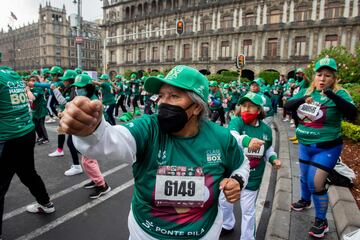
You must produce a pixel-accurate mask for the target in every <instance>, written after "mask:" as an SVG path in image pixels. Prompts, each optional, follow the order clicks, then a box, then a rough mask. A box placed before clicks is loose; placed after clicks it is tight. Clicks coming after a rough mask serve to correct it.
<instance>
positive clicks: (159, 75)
mask: <svg viewBox="0 0 360 240" xmlns="http://www.w3.org/2000/svg"><path fill="white" fill-rule="evenodd" d="M157 77H158V78H165V76H164V74H162V73H160V74H158V75H157Z"/></svg>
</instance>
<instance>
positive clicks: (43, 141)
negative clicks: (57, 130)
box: [38, 139, 49, 145]
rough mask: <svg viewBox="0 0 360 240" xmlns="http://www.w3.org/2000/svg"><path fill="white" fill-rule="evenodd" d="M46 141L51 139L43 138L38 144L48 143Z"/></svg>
mask: <svg viewBox="0 0 360 240" xmlns="http://www.w3.org/2000/svg"><path fill="white" fill-rule="evenodd" d="M46 143H49V140H47V139H43V140H42V141H40V142H38V145H43V144H46Z"/></svg>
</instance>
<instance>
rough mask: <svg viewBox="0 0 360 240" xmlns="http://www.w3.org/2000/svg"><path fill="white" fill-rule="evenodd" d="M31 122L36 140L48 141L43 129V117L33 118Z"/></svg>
mask: <svg viewBox="0 0 360 240" xmlns="http://www.w3.org/2000/svg"><path fill="white" fill-rule="evenodd" d="M33 122H34V124H35V131H36V133H37V135H38V138H42V139H44V140H49V137H48V134H47V131H46V128H45V117H42V118H33Z"/></svg>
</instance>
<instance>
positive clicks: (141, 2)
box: [102, 0, 360, 78]
mask: <svg viewBox="0 0 360 240" xmlns="http://www.w3.org/2000/svg"><path fill="white" fill-rule="evenodd" d="M103 2H104V5H103V11H104V21H103V25H102V27H103V28H104V31H105V32H104V34H105V36H106V37H107V38H106V39H107V40H106V42H107V44H106V51H105V58H104V63H106V64H107V67H108V71H115V72H123V71H124V70H126V69H132V70H145V71H146V70H155V69H156V70H164V69H169V68H171V67H173V66H174V65H177V64H186V65H190V66H193V67H195V68H197V69H199V70H200V71H201V72H203V73H216V72H218V71H221V70H223V69H228V70H236V67H235V64H234V61H235V58H236V56H237V55H238V54H241V53H243V54H245V55H246V66H245V69H244V70H243V76H245V77H248V78H252V77H254V75H256V74H258V73H259V72H260V71H262V70H267V69H271V70H276V71H278V72H280V73H283V74H288V73H289V72H291V71H293V69H294V68H296V67H300V66H302V67H306V66H307V65H308V63H309V62H310V61H311V59H312V58H313V57H315V56H316V55H317V54H318V53H320V52H321V50H322V49H324V48H325V47H330V46H337V45H344V46H346V47H347V48H348V49H349V50H350V51H351V52H352V53H354V52H355V47H356V44H357V42H359V38H360V17H359V1H358V0H281V1H277V0H276V1H275V0H266V1H265V0H135V1H128V0H104V1H103ZM177 19H183V20H184V21H185V32H184V34H182V35H177V34H176V30H175V25H176V20H177ZM116 36H118V37H116Z"/></svg>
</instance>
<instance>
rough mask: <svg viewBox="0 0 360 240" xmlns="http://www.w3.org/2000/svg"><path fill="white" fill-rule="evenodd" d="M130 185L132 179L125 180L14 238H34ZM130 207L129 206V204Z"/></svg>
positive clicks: (132, 181)
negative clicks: (115, 186)
mask: <svg viewBox="0 0 360 240" xmlns="http://www.w3.org/2000/svg"><path fill="white" fill-rule="evenodd" d="M132 185H134V179H131V180H130V181H127V182H126V183H124V184H122V185H120V186H119V187H117V188H115V189H113V190H111V191H110V192H109V193H107V194H106V195H104V196H101V197H99V198H97V199H94V200H92V201H91V202H88V203H86V204H84V205H82V206H81V207H78V208H76V209H75V210H73V211H71V212H69V213H67V214H65V215H64V216H62V217H60V218H57V219H56V220H54V221H52V222H50V223H48V224H46V225H44V226H42V227H40V228H38V229H36V230H34V231H32V232H30V233H28V234H25V235H23V236H21V237H19V238H17V239H15V240H30V239H33V238H36V237H38V236H40V235H42V234H44V233H46V232H48V231H50V230H51V229H53V228H55V227H57V226H59V225H60V224H63V223H64V222H66V221H68V220H70V219H72V218H74V217H76V216H77V215H79V214H81V213H83V212H85V211H86V210H89V209H90V208H93V207H95V206H96V205H98V204H100V203H102V202H104V201H105V200H107V199H109V198H111V197H112V196H114V195H116V194H118V193H120V192H121V191H124V190H125V189H127V188H129V187H131V186H132ZM129 207H130V206H129Z"/></svg>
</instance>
